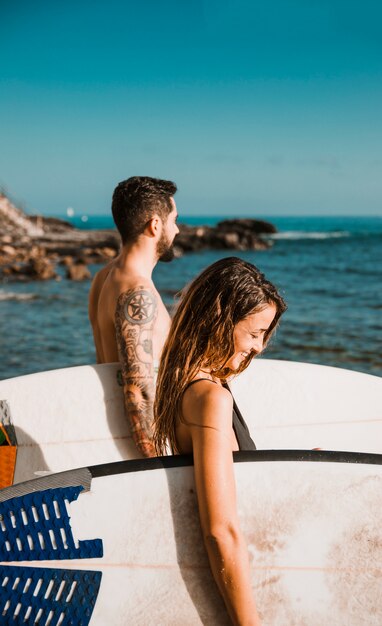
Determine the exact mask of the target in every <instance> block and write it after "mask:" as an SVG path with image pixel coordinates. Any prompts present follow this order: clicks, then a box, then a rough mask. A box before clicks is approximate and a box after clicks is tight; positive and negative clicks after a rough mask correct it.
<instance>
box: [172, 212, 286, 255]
mask: <svg viewBox="0 0 382 626" xmlns="http://www.w3.org/2000/svg"><path fill="white" fill-rule="evenodd" d="M179 231H180V232H179V235H178V236H177V238H176V240H175V246H176V248H177V249H178V250H179V251H180V252H196V251H198V250H265V249H267V248H269V247H270V246H271V242H270V241H269V240H266V239H263V238H262V237H261V236H260V235H261V234H262V233H274V232H276V229H275V227H274V226H273V224H270V223H268V222H264V221H261V220H253V219H236V220H224V221H222V222H219V223H218V224H217V225H216V226H186V225H185V224H180V225H179Z"/></svg>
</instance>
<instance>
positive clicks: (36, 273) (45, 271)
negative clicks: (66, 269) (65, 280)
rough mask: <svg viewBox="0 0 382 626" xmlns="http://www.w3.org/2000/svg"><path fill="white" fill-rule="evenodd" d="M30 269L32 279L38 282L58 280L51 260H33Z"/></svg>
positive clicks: (39, 258)
mask: <svg viewBox="0 0 382 626" xmlns="http://www.w3.org/2000/svg"><path fill="white" fill-rule="evenodd" d="M29 268H30V272H31V276H32V278H34V279H36V280H50V279H51V278H56V276H57V274H56V272H55V271H54V267H53V264H52V263H51V262H50V261H49V259H45V258H42V257H38V258H31V259H30V261H29Z"/></svg>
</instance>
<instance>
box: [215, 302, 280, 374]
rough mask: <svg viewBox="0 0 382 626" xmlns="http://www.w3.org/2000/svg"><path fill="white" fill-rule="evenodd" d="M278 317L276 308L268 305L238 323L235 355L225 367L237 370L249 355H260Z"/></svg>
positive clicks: (235, 329) (234, 334) (234, 332)
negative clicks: (270, 328)
mask: <svg viewBox="0 0 382 626" xmlns="http://www.w3.org/2000/svg"><path fill="white" fill-rule="evenodd" d="M275 315H276V306H275V305H274V304H266V305H265V307H264V308H263V309H262V310H261V311H258V312H257V313H252V314H251V315H248V317H246V318H245V319H243V320H241V321H240V322H238V323H237V324H236V326H235V328H234V331H233V341H234V349H235V351H234V353H233V355H232V356H231V357H230V359H228V361H227V363H226V364H225V367H229V368H230V369H232V370H236V369H237V368H238V367H239V366H240V365H241V363H242V361H244V360H245V359H246V358H247V357H248V355H249V354H251V353H254V354H255V355H256V354H259V353H260V352H261V351H262V349H263V345H264V335H265V333H266V332H267V330H268V328H269V327H270V325H271V324H272V322H273V319H274V317H275Z"/></svg>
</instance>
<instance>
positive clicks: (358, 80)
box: [0, 0, 382, 216]
mask: <svg viewBox="0 0 382 626" xmlns="http://www.w3.org/2000/svg"><path fill="white" fill-rule="evenodd" d="M0 21H1V39H0V66H1V76H0V127H1V132H0V185H2V186H3V187H4V188H5V190H6V191H7V192H8V193H9V194H10V195H11V196H12V197H13V198H14V199H15V200H16V201H18V202H19V203H22V204H23V205H24V207H25V208H26V209H27V210H28V212H31V213H32V212H41V213H43V214H51V215H58V214H64V213H65V212H66V209H67V207H73V208H74V209H75V211H76V212H77V213H80V214H81V213H87V214H92V213H98V214H99V213H108V212H109V211H110V200H111V195H112V191H113V189H114V187H115V185H116V184H117V182H119V181H120V180H123V179H124V178H128V177H129V176H131V175H136V174H146V175H151V176H159V177H163V178H169V179H172V180H174V181H175V182H176V183H177V184H178V188H179V192H178V194H177V202H178V207H179V210H180V212H181V213H183V214H186V215H203V214H211V215H213V214H219V215H223V214H224V215H253V216H256V215H262V216H267V215H320V214H322V215H330V214H332V215H355V214H359V215H382V175H381V169H382V168H381V165H382V121H381V115H382V113H381V112H382V81H381V79H382V32H381V30H382V26H381V25H382V4H381V3H380V1H379V0H375V1H370V0H365V1H364V2H362V3H361V2H353V1H352V0H348V1H347V2H343V1H339V0H294V1H293V2H292V1H288V0H274V1H273V2H271V3H265V2H258V1H257V0H235V2H234V1H233V0H220V1H217V0H206V1H204V2H202V1H196V0H194V1H189V2H179V0H178V1H177V2H175V1H172V0H164V1H163V0H146V1H145V2H143V1H142V2H140V3H138V2H131V1H129V0H127V1H125V2H121V1H117V0H108V2H100V1H97V0H92V1H90V0H76V1H74V0H65V1H63V0H54V1H53V2H52V0H49V1H47V0H34V1H33V2H30V1H26V0H24V1H23V0H21V1H19V2H14V0H13V1H12V0H1V2H0Z"/></svg>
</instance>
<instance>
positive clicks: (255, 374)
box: [0, 359, 382, 483]
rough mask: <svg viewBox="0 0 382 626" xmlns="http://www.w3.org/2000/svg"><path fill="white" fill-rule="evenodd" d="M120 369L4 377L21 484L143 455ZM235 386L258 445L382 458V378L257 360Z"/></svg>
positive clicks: (1, 396) (3, 397) (0, 387)
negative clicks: (379, 455) (135, 441)
mask: <svg viewBox="0 0 382 626" xmlns="http://www.w3.org/2000/svg"><path fill="white" fill-rule="evenodd" d="M117 370H118V365H117V364H109V365H86V366H81V367H70V368H66V369H60V370H53V371H48V372H42V373H39V374H31V375H29V376H20V377H18V378H13V379H9V380H4V381H0V402H1V401H3V407H4V406H8V407H9V412H10V416H11V419H12V422H13V425H14V427H15V433H16V438H17V461H16V471H15V476H14V482H16V483H17V482H21V481H25V480H28V479H30V478H34V477H35V476H41V475H43V474H44V473H46V472H59V471H64V470H67V469H71V468H74V467H82V466H85V465H86V466H89V465H96V464H100V463H110V462H113V461H120V460H124V459H135V458H138V457H139V454H138V452H137V450H136V449H135V446H134V444H133V442H132V438H131V434H130V430H129V427H128V425H127V421H126V419H125V416H124V408H123V396H122V389H121V387H120V386H119V385H118V382H117ZM231 388H232V391H233V394H234V396H235V399H236V402H237V404H238V406H239V408H240V410H241V412H242V414H243V415H244V417H245V420H246V421H247V424H248V427H249V430H250V432H251V434H252V437H253V439H254V441H255V443H256V445H257V447H258V449H273V450H276V449H312V448H323V449H325V450H345V451H346V450H347V451H358V452H374V453H382V379H381V378H378V377H376V376H371V375H368V374H361V373H358V372H353V371H349V370H343V369H339V368H334V367H326V366H322V365H309V364H306V363H294V362H289V361H276V360H269V359H255V360H254V361H252V363H251V365H250V367H249V368H248V369H247V370H246V371H245V372H244V373H243V374H241V375H240V376H239V377H237V378H236V379H235V380H233V381H232V383H231ZM4 401H5V402H6V403H7V405H5V402H4Z"/></svg>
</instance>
